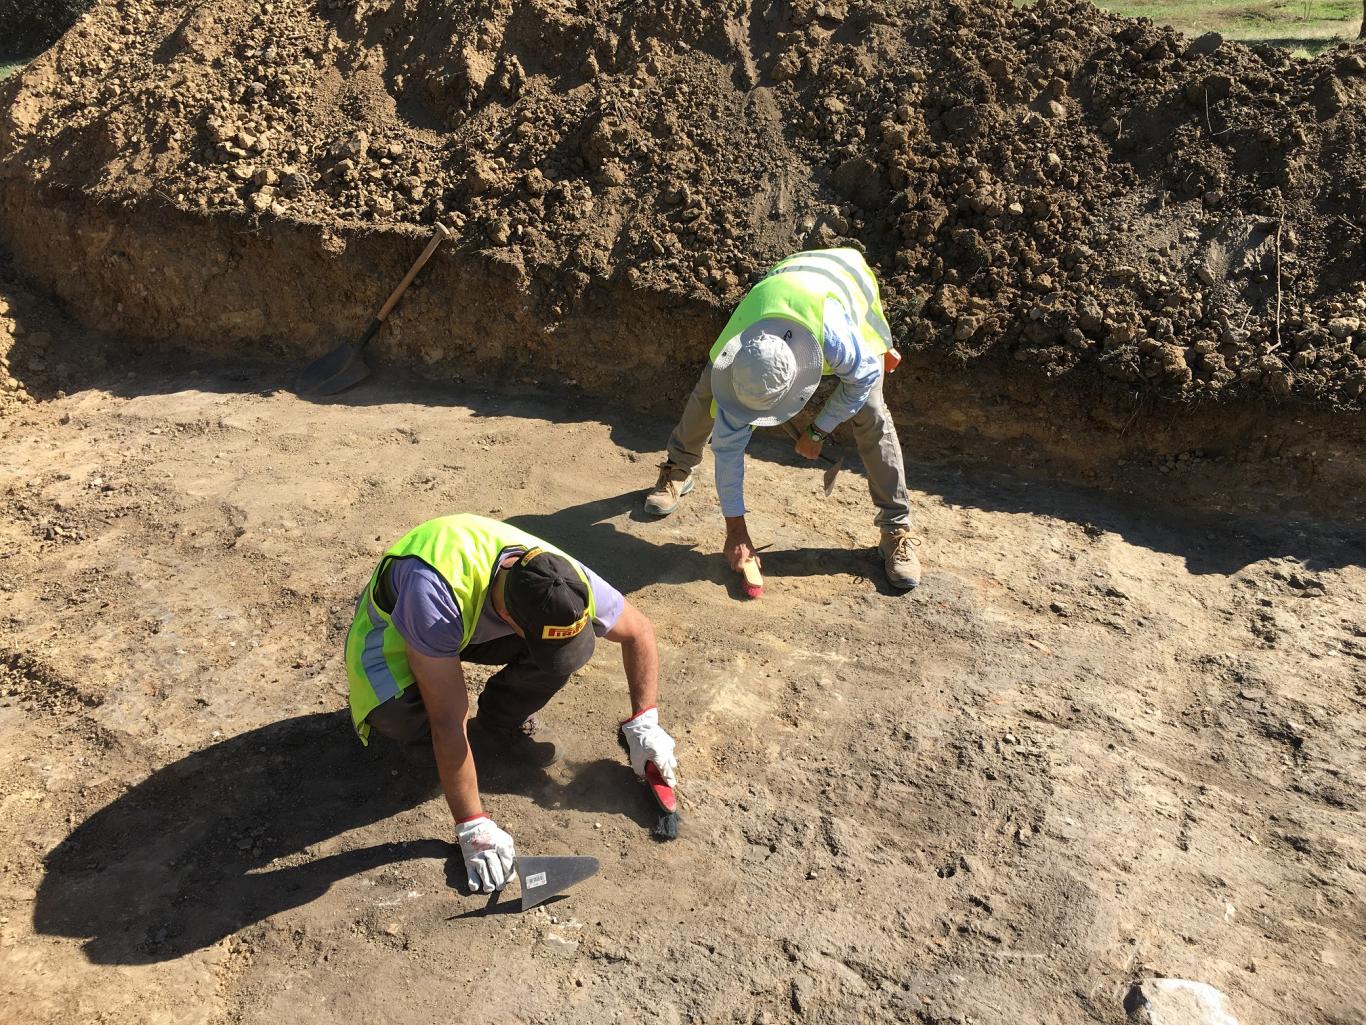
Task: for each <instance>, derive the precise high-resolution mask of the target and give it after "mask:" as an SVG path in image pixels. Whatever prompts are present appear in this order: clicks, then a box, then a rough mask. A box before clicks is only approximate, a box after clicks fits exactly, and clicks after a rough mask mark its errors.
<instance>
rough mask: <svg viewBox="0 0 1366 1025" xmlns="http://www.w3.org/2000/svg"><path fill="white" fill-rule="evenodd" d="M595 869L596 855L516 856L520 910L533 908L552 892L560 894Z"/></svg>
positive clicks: (581, 880) (596, 863) (552, 894)
mask: <svg viewBox="0 0 1366 1025" xmlns="http://www.w3.org/2000/svg"><path fill="white" fill-rule="evenodd" d="M597 871H598V859H597V858H589V857H580V856H575V855H566V856H559V857H545V858H518V859H517V878H518V879H520V880H521V881H522V910H523V911H525V910H527V909H528V908H534V907H535V906H536V905H537V904H540V903H542V902H544V901H546V900H548V899H549V898H551V897H554V896H555V895H556V894H560V893H564V891H565V890H567V889H569V888H570V887H571V886H573V885H574V884H575V883H581V882H583V881H584V880H585V879H587V878H589V877H590V876H592V875H594V874H596V873H597Z"/></svg>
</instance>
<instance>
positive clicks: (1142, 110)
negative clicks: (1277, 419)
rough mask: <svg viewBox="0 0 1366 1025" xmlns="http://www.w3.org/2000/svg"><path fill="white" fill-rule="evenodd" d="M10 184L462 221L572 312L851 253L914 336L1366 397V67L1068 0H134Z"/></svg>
mask: <svg viewBox="0 0 1366 1025" xmlns="http://www.w3.org/2000/svg"><path fill="white" fill-rule="evenodd" d="M2 99H4V101H5V107H6V108H7V111H6V113H5V116H4V119H3V126H2V127H0V173H2V174H3V175H4V176H8V177H11V178H13V177H20V178H24V179H36V180H38V181H41V182H42V183H45V184H48V185H54V186H59V187H63V188H74V189H79V190H83V191H84V192H85V193H87V194H93V195H96V196H99V197H119V198H120V199H128V198H146V199H150V200H152V201H154V202H169V203H173V204H175V205H177V206H179V207H182V208H185V209H189V210H201V211H205V212H218V211H228V212H231V213H233V214H236V215H239V216H240V215H243V214H245V215H248V216H250V217H253V218H260V219H262V220H265V219H270V218H292V219H300V220H305V221H312V222H322V223H325V224H329V225H336V226H337V228H338V231H339V234H341V235H342V236H344V235H345V233H346V232H347V231H348V230H349V228H348V226H354V225H360V224H367V223H400V222H406V223H430V222H431V221H433V220H435V219H437V218H442V219H444V220H445V221H447V222H448V223H449V224H450V225H452V226H453V227H454V228H456V229H457V231H458V233H459V236H460V238H461V242H462V244H463V245H465V246H467V247H470V248H472V249H478V250H483V251H486V252H488V253H490V254H491V255H493V256H494V257H495V258H496V259H498V260H501V261H504V262H506V263H507V264H510V265H511V266H512V267H513V268H515V270H516V271H517V273H519V274H521V275H522V276H523V277H524V278H525V279H526V280H527V281H528V282H530V281H535V282H536V285H535V287H534V289H531V291H533V292H534V295H535V301H536V302H537V303H538V304H539V309H540V312H541V314H542V315H543V316H544V317H545V319H546V321H547V322H550V323H553V322H554V321H555V320H556V319H558V318H559V317H560V316H561V315H563V313H564V311H565V310H566V309H569V308H571V307H572V306H573V304H574V303H575V302H576V301H577V300H578V299H580V298H581V297H582V295H583V293H584V291H585V289H586V288H587V287H588V285H589V284H590V283H591V282H594V281H611V282H616V281H625V282H629V283H630V284H632V285H639V286H641V287H646V286H648V287H652V288H655V289H663V290H668V291H672V292H677V293H681V294H682V295H685V296H687V297H689V298H702V299H704V300H706V301H709V302H711V303H713V304H715V305H716V306H718V307H720V306H724V305H725V304H728V303H732V302H734V301H735V300H736V298H737V297H738V296H739V295H740V294H741V292H742V291H743V289H744V288H745V287H746V286H747V285H748V284H749V283H750V281H751V280H752V278H753V277H754V276H755V275H756V274H757V273H759V272H761V271H762V269H763V268H764V267H765V266H766V265H767V264H768V263H769V262H771V261H772V260H773V259H775V258H777V257H779V256H780V255H782V254H784V253H786V252H788V251H790V250H792V249H794V248H797V247H804V246H822V245H834V244H846V245H848V244H852V245H856V246H859V247H860V248H862V249H864V250H865V251H866V252H867V254H868V256H869V258H870V260H871V261H872V262H873V263H874V264H875V266H876V267H877V269H878V270H879V272H880V274H881V276H882V278H883V280H884V282H885V283H886V295H887V298H888V301H889V306H890V308H891V309H890V312H891V316H892V320H893V323H894V327H895V328H896V329H897V330H898V333H899V335H900V337H901V338H902V339H903V340H904V342H905V343H906V344H908V345H909V346H910V347H918V348H921V349H924V350H926V351H929V352H932V353H936V354H941V355H943V356H944V357H947V358H948V360H949V361H950V362H952V361H957V360H961V361H965V362H971V361H980V360H982V359H984V358H992V359H1000V358H1013V359H1015V360H1018V361H1020V363H1022V364H1025V365H1027V366H1030V367H1035V368H1038V369H1039V370H1041V371H1043V372H1044V373H1046V374H1048V375H1050V376H1059V375H1076V376H1077V377H1078V379H1079V380H1083V381H1084V380H1087V379H1088V376H1087V375H1104V376H1105V377H1108V378H1111V379H1114V380H1115V381H1118V382H1121V384H1122V386H1123V387H1124V388H1126V389H1129V390H1132V391H1135V392H1141V393H1147V394H1160V395H1165V396H1171V397H1181V396H1184V397H1195V396H1204V395H1210V394H1216V393H1217V394H1218V395H1220V396H1227V395H1230V394H1234V395H1237V394H1242V395H1263V394H1264V395H1269V396H1273V397H1287V396H1293V397H1295V398H1298V399H1301V400H1307V401H1310V402H1313V403H1316V404H1320V405H1323V406H1328V407H1334V406H1336V407H1344V406H1346V407H1349V408H1359V404H1360V398H1361V396H1362V394H1363V392H1366V358H1364V357H1366V329H1363V322H1364V320H1366V283H1363V281H1362V271H1361V268H1362V265H1363V260H1366V253H1364V252H1363V232H1364V231H1366V159H1363V156H1362V153H1363V148H1362V146H1361V142H1362V139H1363V135H1366V57H1364V56H1363V53H1362V52H1361V50H1360V49H1359V48H1357V49H1354V50H1349V49H1342V50H1339V51H1335V52H1332V53H1329V54H1327V55H1325V56H1324V57H1322V58H1320V59H1318V60H1315V61H1312V62H1296V61H1292V60H1291V59H1290V58H1289V57H1287V56H1286V55H1285V54H1284V53H1283V52H1282V51H1280V50H1277V49H1274V48H1271V47H1254V48H1251V49H1249V48H1247V47H1244V46H1241V45H1237V44H1232V43H1228V42H1226V41H1224V40H1222V39H1220V38H1219V37H1218V36H1216V35H1211V36H1205V37H1201V38H1199V39H1196V40H1194V41H1189V40H1186V39H1183V38H1182V37H1181V36H1179V35H1178V34H1177V33H1175V32H1174V31H1172V30H1170V29H1165V28H1160V27H1157V26H1154V25H1152V24H1151V23H1148V22H1146V21H1139V22H1130V21H1126V20H1123V19H1118V18H1114V17H1111V16H1108V15H1105V14H1102V13H1101V12H1099V11H1098V10H1096V9H1095V8H1094V7H1092V6H1091V5H1089V4H1085V3H1071V2H1063V0H1057V2H1044V3H1040V4H1038V5H1036V6H1034V7H1031V8H1027V9H1016V8H1015V7H1014V5H1013V4H1012V3H1010V2H1009V0H975V2H972V3H964V2H936V3H925V2H911V0H900V2H894V3H884V2H879V3H839V2H833V3H826V2H819V3H810V2H805V0H798V2H793V3H774V4H771V5H768V6H764V5H758V6H751V5H750V4H748V3H738V2H736V0H727V2H723V3H716V2H711V3H701V2H679V3H671V4H668V5H658V4H656V5H645V4H635V5H616V4H609V3H606V2H603V0H580V2H577V3H567V2H559V0H539V2H529V3H527V2H524V3H516V4H513V3H508V2H501V3H499V2H491V3H469V2H452V0H407V2H404V3H390V2H375V0H273V2H270V3H266V4H246V3H226V4H217V5H200V6H195V5H191V4H188V3H173V4H164V3H163V4H153V3H150V2H147V0H120V2H117V3H115V2H106V3H103V4H100V5H99V6H97V7H96V8H95V10H94V11H93V12H92V13H91V15H90V16H88V17H87V18H86V19H84V20H83V21H82V22H81V23H80V24H79V25H78V26H76V27H75V28H74V29H73V30H72V31H71V32H70V33H68V35H67V36H66V37H65V38H64V39H63V40H62V41H61V43H60V44H58V45H57V46H56V47H55V48H54V49H53V50H51V51H49V52H48V53H47V54H46V55H45V56H44V57H43V58H42V59H40V60H38V61H36V62H35V63H34V65H33V66H31V67H30V68H29V69H28V70H27V71H26V72H25V74H24V75H22V76H21V77H20V78H19V79H18V80H17V81H16V82H14V83H12V84H10V85H8V86H7V88H6V90H5V94H4V96H3V97H2Z"/></svg>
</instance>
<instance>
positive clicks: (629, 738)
mask: <svg viewBox="0 0 1366 1025" xmlns="http://www.w3.org/2000/svg"><path fill="white" fill-rule="evenodd" d="M621 732H622V734H623V735H624V736H625V737H626V749H627V751H629V752H630V755H631V768H632V769H633V770H635V774H636V775H637V776H641V777H643V776H644V775H645V763H646V762H654V763H655V768H656V769H658V770H659V774H660V775H661V776H663V777H664V782H665V783H667V784H669V786H671V787H672V786H677V780H678V759H677V758H676V757H675V756H674V738H673V737H671V736H669V735H668V734H667V733H665V732H664V728H663V727H662V726H660V725H659V709H657V708H647V709H645V711H643V712H639V713H637V714H636V715H634V716H632V717H631V718H629V719H627V720H626V721H625V722H624V723H622V724H621Z"/></svg>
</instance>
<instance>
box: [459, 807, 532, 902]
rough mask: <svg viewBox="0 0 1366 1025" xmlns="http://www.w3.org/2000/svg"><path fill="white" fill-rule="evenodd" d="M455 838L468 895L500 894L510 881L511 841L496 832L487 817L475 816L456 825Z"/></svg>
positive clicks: (499, 832)
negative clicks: (466, 881) (466, 882)
mask: <svg viewBox="0 0 1366 1025" xmlns="http://www.w3.org/2000/svg"><path fill="white" fill-rule="evenodd" d="M455 835H456V838H457V839H458V840H459V841H460V855H461V857H463V858H464V859H465V873H466V875H467V876H468V877H469V879H468V881H469V884H470V892H471V893H474V892H476V891H482V892H484V893H492V892H493V891H494V890H501V889H502V888H503V887H504V886H506V885H507V884H508V880H509V879H511V878H512V863H513V861H514V860H515V859H516V857H517V851H516V850H515V849H514V847H513V845H512V837H510V836H508V834H507V833H505V832H503V831H502V830H501V829H499V828H498V825H497V823H495V822H494V821H493V819H491V818H489V817H488V816H487V815H477V816H475V817H474V818H472V819H466V820H465V821H463V822H460V823H457V824H456V828H455Z"/></svg>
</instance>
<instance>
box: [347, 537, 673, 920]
mask: <svg viewBox="0 0 1366 1025" xmlns="http://www.w3.org/2000/svg"><path fill="white" fill-rule="evenodd" d="M598 637H605V638H607V639H608V640H609V641H614V642H616V643H617V644H620V645H621V654H622V662H623V664H624V665H625V668H626V682H627V685H628V687H629V690H630V700H631V712H632V715H631V718H630V719H628V720H626V722H625V723H623V724H622V731H623V732H624V734H625V736H626V741H627V746H628V748H629V750H630V757H631V766H632V768H633V769H635V771H636V774H637V775H638V776H643V775H644V774H645V763H646V762H647V761H653V762H654V763H655V765H656V766H657V767H658V769H659V771H660V774H661V775H662V776H663V777H664V778H665V779H666V780H667V781H668V782H669V783H670V784H671V785H672V784H673V783H674V782H675V772H676V770H677V764H678V763H677V761H676V759H675V757H674V741H673V738H672V737H670V736H669V734H668V733H666V732H665V731H664V730H663V729H662V728H661V727H660V725H659V712H658V711H657V709H656V707H655V705H656V700H657V697H658V685H659V652H658V649H657V648H656V646H655V633H654V627H653V626H652V625H651V624H650V621H649V620H648V619H646V618H645V616H644V615H642V614H641V612H640V611H639V610H638V609H636V607H635V606H633V605H632V604H631V603H630V602H628V601H627V600H626V599H625V598H624V597H622V595H621V593H620V592H619V591H617V590H616V589H615V588H613V587H612V586H611V585H610V584H608V583H607V582H606V581H604V580H603V579H602V578H601V577H599V576H598V575H597V574H595V573H594V572H593V571H592V570H590V569H588V568H587V567H586V566H584V565H582V564H581V563H579V562H576V561H575V560H574V559H572V558H570V557H569V556H567V555H566V554H565V553H564V552H562V551H560V550H559V549H558V548H556V547H554V546H553V545H551V544H548V543H547V542H545V541H542V540H541V539H540V538H537V537H533V536H532V535H530V534H528V533H526V532H525V531H522V530H518V529H517V528H516V527H513V526H510V525H509V524H506V523H500V522H498V521H497V520H490V519H485V518H484V517H482V516H473V515H459V516H443V517H440V518H438V519H435V520H430V521H428V522H427V523H424V524H422V525H421V526H419V527H415V528H413V530H411V531H409V532H408V533H407V534H405V535H404V536H403V537H402V538H400V539H399V540H398V541H396V542H395V543H394V544H393V546H391V547H390V548H389V550H388V551H387V552H385V553H384V556H383V557H382V558H381V559H380V562H379V565H378V566H377V567H376V568H375V572H374V573H373V575H372V576H371V577H370V582H369V583H368V584H367V585H366V587H365V590H364V591H363V592H362V593H361V596H360V601H359V602H358V603H357V606H356V618H355V620H354V621H353V622H352V623H351V630H350V633H349V634H348V635H347V638H346V672H347V676H348V678H349V681H350V685H351V718H352V721H353V722H354V723H355V726H356V732H357V733H358V734H359V735H360V738H361V740H362V741H363V742H365V743H369V738H370V731H371V730H378V731H379V732H380V733H382V734H384V735H385V736H388V737H390V738H392V739H394V740H398V741H406V742H411V741H417V740H422V739H424V738H426V737H427V735H428V734H429V733H430V736H431V742H432V748H433V750H434V751H435V754H436V765H437V770H438V772H439V773H440V776H441V788H442V790H443V791H444V792H445V794H446V801H447V803H449V804H450V808H451V814H452V815H453V816H454V817H455V822H456V835H457V837H458V839H459V842H460V852H461V854H462V855H463V856H464V859H465V869H466V872H467V873H468V877H469V885H470V889H471V890H483V891H484V892H486V893H488V892H492V891H493V890H497V889H501V888H502V887H503V886H504V885H505V884H506V883H507V881H508V879H509V878H511V875H512V867H513V859H514V857H515V856H516V852H515V849H514V847H513V842H512V837H511V836H509V835H508V834H507V833H506V832H504V831H503V830H502V829H500V828H498V826H497V825H496V824H495V823H494V821H493V820H492V819H490V818H489V817H488V816H487V815H485V814H484V809H483V806H482V805H481V804H480V802H479V779H478V776H477V774H476V772H475V761H474V757H473V755H472V754H471V753H470V745H471V743H473V745H474V747H475V749H476V750H478V751H479V753H480V756H481V757H483V755H484V753H485V752H486V751H488V752H494V753H502V754H506V755H509V756H511V757H514V758H517V759H519V760H521V761H523V762H525V763H528V764H531V765H536V766H547V765H550V764H551V763H553V762H555V761H556V760H557V759H558V758H559V756H560V750H559V747H558V746H557V745H556V743H555V741H554V739H553V738H552V737H550V736H549V735H548V734H547V733H546V731H545V730H544V729H542V728H541V727H540V725H539V723H538V722H537V720H536V713H537V712H538V711H540V709H542V708H543V707H545V704H546V703H547V702H548V701H549V700H550V699H551V698H552V697H553V696H554V695H555V694H556V693H557V692H558V691H559V690H560V688H561V687H563V686H564V685H565V684H566V683H567V682H568V681H569V677H570V675H571V674H573V673H574V672H576V671H577V670H579V669H580V668H582V667H583V665H584V664H585V663H587V661H588V660H589V658H591V657H592V655H593V646H594V642H595V640H596V638H598ZM462 662H475V663H478V664H480V665H500V666H502V667H503V668H502V669H500V670H499V671H498V672H497V673H495V674H494V675H493V676H492V677H491V678H490V679H489V681H488V684H487V685H486V686H485V687H484V691H483V694H482V695H481V696H480V698H479V712H478V715H477V716H476V717H475V718H473V719H470V720H469V723H468V733H467V726H466V718H467V716H468V712H469V696H468V695H467V694H466V692H465V674H464V672H463V671H462V669H461V663H462Z"/></svg>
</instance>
